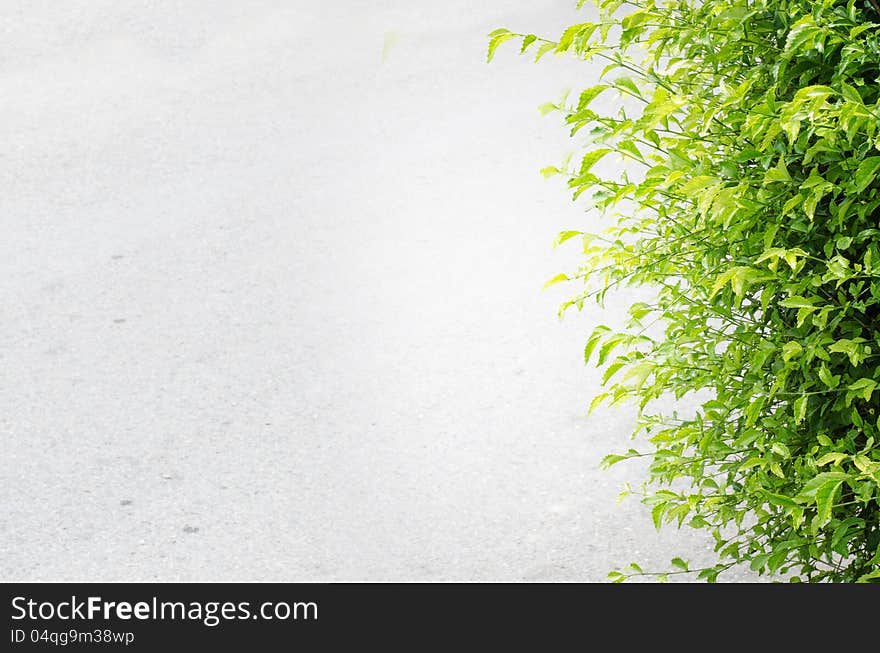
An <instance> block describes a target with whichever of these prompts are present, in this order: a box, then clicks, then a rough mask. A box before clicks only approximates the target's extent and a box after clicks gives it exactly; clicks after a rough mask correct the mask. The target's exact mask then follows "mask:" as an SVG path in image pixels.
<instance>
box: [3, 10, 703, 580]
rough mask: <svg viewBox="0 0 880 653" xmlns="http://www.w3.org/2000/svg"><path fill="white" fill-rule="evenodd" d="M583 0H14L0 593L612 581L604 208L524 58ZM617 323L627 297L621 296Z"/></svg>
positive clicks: (624, 432) (6, 151)
mask: <svg viewBox="0 0 880 653" xmlns="http://www.w3.org/2000/svg"><path fill="white" fill-rule="evenodd" d="M573 6H574V2H573V0H552V1H551V0H485V1H481V2H471V1H468V0H449V1H446V2H439V3H436V2H432V3H429V2H412V1H407V0H384V1H370V2H367V1H366V0H344V1H341V2H335V3H328V2H319V1H317V0H297V1H294V2H281V1H276V2H269V1H253V2H245V3H242V2H207V1H204V2H197V1H193V0H187V1H177V0H145V1H142V2H118V1H117V0H113V1H110V0H79V1H71V2H64V3H48V2H4V3H2V5H0V35H2V38H0V44H2V45H0V143H2V148H0V189H2V192H0V221H2V222H0V224H2V235H3V237H2V239H0V313H2V324H3V335H2V340H0V447H2V468H0V501H2V511H0V536H2V555H0V579H3V580H118V581H135V580H154V579H158V580H163V581H171V580H215V581H216V580H278V581H307V580H395V581H410V580H526V581H538V580H551V581H569V580H571V581H574V580H588V581H594V580H602V579H604V577H605V575H606V573H607V571H608V570H609V569H611V568H612V567H614V566H616V565H622V564H626V563H628V562H629V561H631V560H638V561H640V562H645V563H647V565H648V566H658V565H662V564H664V563H665V562H666V561H668V559H669V558H670V557H672V556H673V555H682V556H684V557H690V558H692V559H694V560H697V561H699V560H706V559H709V558H708V556H707V553H708V552H709V550H710V547H709V546H708V543H707V541H706V539H704V538H702V537H701V536H700V535H699V534H694V533H689V532H681V533H676V532H674V531H670V532H666V533H663V534H661V535H658V534H656V533H655V532H654V530H653V527H652V526H651V524H650V518H649V516H648V514H647V512H646V511H645V509H644V508H642V507H641V506H639V505H638V504H637V503H636V502H624V503H623V504H620V505H617V504H615V502H614V498H615V497H616V495H617V493H618V491H619V489H620V486H621V484H622V483H623V481H624V480H627V479H638V478H639V477H640V474H639V470H638V469H636V468H635V467H621V468H615V470H613V471H612V472H601V471H599V470H598V467H597V465H598V462H599V460H600V459H601V457H602V456H603V455H604V454H605V453H608V452H609V451H612V450H616V449H619V448H621V447H622V448H626V447H627V446H629V442H628V439H627V438H628V433H629V429H630V427H631V425H632V412H631V411H628V410H618V411H612V412H608V411H606V412H603V413H601V414H599V415H597V416H594V417H592V418H590V419H587V418H586V415H585V413H586V410H585V409H586V406H587V404H588V401H589V399H590V397H591V396H592V395H593V393H594V392H595V391H596V388H597V375H596V373H595V372H594V371H592V370H589V369H585V368H584V366H583V364H582V362H581V352H582V346H583V342H584V339H585V336H586V334H587V333H588V332H589V330H590V329H591V328H592V326H593V325H595V324H596V323H598V322H600V321H613V320H614V319H615V309H614V308H613V307H612V309H611V311H610V315H601V314H599V313H597V312H596V311H589V312H585V313H584V314H580V315H576V314H572V316H571V317H569V318H567V319H566V320H565V321H563V322H559V321H558V320H557V318H556V315H555V311H556V306H557V305H558V303H559V302H560V301H561V300H562V298H563V297H564V296H565V295H566V294H567V293H568V289H565V288H558V287H557V288H554V289H552V290H550V291H547V292H544V293H542V292H541V291H540V288H541V285H542V282H543V281H544V280H545V279H546V278H548V277H550V276H552V275H553V274H555V273H556V272H558V271H560V270H561V269H564V268H565V266H566V265H568V264H569V263H570V262H571V260H572V258H571V253H568V252H565V251H556V252H554V251H553V250H552V249H551V246H550V245H551V241H552V239H553V237H554V236H555V234H556V233H557V231H559V230H560V229H564V228H572V227H579V226H584V225H589V224H590V222H589V221H590V220H591V218H589V216H586V215H585V214H584V213H583V211H582V210H580V209H578V208H577V207H576V206H575V205H573V204H571V202H570V201H569V197H568V194H567V193H566V191H565V190H564V188H562V187H561V186H560V185H559V184H558V183H556V184H554V183H552V182H545V181H544V180H542V179H541V177H540V175H539V174H538V172H537V171H538V169H539V168H541V167H543V166H544V165H547V164H551V163H555V162H556V161H558V160H559V159H560V158H561V157H562V156H563V155H564V153H565V152H566V149H567V147H568V145H567V140H566V135H565V131H564V129H562V128H561V126H560V125H559V124H558V123H557V122H554V121H553V120H552V119H550V118H548V119H542V118H540V116H539V115H538V112H537V111H536V107H537V106H538V105H539V104H540V103H542V102H545V101H547V100H549V99H554V98H556V97H557V96H558V95H559V93H560V91H562V90H563V89H564V88H566V87H568V86H575V85H578V84H580V85H583V84H586V83H589V82H590V80H591V79H592V77H591V75H595V73H596V71H595V70H592V69H590V68H589V67H587V66H584V65H583V64H577V63H576V62H572V61H566V60H556V61H553V60H552V59H550V58H548V59H547V60H546V61H545V62H542V63H541V64H540V65H533V64H531V63H530V62H529V61H528V60H526V59H520V58H518V57H517V56H516V55H515V53H514V49H513V48H508V49H507V50H504V51H502V52H501V54H500V56H499V57H498V60H497V61H496V63H494V64H492V65H491V66H487V65H486V64H485V63H484V59H485V47H486V40H485V34H486V33H487V32H488V31H490V30H491V29H494V28H496V27H499V26H507V27H510V28H522V29H532V30H535V31H538V32H539V33H546V34H550V35H556V34H558V31H559V30H560V29H561V28H562V27H563V26H565V25H567V24H570V23H571V22H574V21H577V20H578V19H582V18H583V14H580V13H578V12H576V11H575V10H574V8H573ZM619 312H620V309H617V313H619Z"/></svg>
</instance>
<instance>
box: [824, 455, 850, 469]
mask: <svg viewBox="0 0 880 653" xmlns="http://www.w3.org/2000/svg"><path fill="white" fill-rule="evenodd" d="M848 457H849V456H847V455H846V454H845V453H840V452H838V451H829V452H828V453H826V454H824V455H822V456H820V457H819V459H818V460H817V461H816V465H817V466H818V467H824V466H825V465H828V464H829V463H830V464H834V465H837V464H839V463H840V462H841V461H843V460H846V459H847V458H848Z"/></svg>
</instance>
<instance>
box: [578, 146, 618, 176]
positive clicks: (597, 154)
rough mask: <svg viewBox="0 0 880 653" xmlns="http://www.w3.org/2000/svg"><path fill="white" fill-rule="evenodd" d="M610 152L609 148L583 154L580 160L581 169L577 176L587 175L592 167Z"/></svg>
mask: <svg viewBox="0 0 880 653" xmlns="http://www.w3.org/2000/svg"><path fill="white" fill-rule="evenodd" d="M611 151H612V150H611V149H610V148H599V149H597V150H593V151H591V152H588V153H587V154H585V155H584V158H583V159H581V169H580V173H579V174H581V175H585V174H587V173H588V172H589V171H590V169H591V168H592V167H593V166H594V165H596V164H597V163H598V162H599V161H601V160H602V159H603V157H605V155H606V154H608V153H609V152H611Z"/></svg>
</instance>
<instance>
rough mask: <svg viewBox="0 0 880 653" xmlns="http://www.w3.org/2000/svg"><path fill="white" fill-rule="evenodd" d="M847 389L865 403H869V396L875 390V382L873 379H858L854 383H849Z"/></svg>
mask: <svg viewBox="0 0 880 653" xmlns="http://www.w3.org/2000/svg"><path fill="white" fill-rule="evenodd" d="M848 388H849V390H851V391H852V392H854V393H855V394H857V395H858V396H860V397H861V398H862V399H864V400H865V401H870V400H871V395H872V394H873V393H874V390H876V389H877V382H876V381H874V380H873V379H867V378H865V379H859V380H858V381H856V382H855V383H851V384H850V385H849V386H848Z"/></svg>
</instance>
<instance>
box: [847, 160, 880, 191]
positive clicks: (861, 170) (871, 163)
mask: <svg viewBox="0 0 880 653" xmlns="http://www.w3.org/2000/svg"><path fill="white" fill-rule="evenodd" d="M878 171H880V156H869V157H868V158H866V159H865V160H864V161H862V162H861V164H859V167H858V169H857V170H856V173H855V176H854V178H853V182H854V185H855V188H854V191H855V192H856V193H862V192H864V191H865V189H867V188H868V186H870V185H871V184H872V183H873V182H874V179H875V178H876V177H877V172H878Z"/></svg>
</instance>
